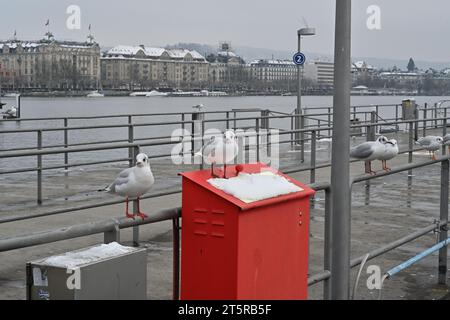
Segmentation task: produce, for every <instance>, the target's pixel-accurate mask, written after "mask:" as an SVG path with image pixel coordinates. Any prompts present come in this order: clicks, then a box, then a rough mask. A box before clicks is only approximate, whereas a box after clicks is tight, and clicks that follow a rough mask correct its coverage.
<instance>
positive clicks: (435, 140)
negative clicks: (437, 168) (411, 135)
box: [416, 136, 444, 160]
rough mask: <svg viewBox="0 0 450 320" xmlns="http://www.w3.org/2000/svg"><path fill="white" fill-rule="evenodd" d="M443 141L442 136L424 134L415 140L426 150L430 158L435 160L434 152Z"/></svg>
mask: <svg viewBox="0 0 450 320" xmlns="http://www.w3.org/2000/svg"><path fill="white" fill-rule="evenodd" d="M443 141H444V140H443V139H442V137H438V136H426V137H423V138H420V139H419V140H417V141H416V144H418V145H420V146H421V147H423V148H424V149H425V150H427V151H428V152H429V153H430V155H431V159H433V160H436V154H435V152H436V151H438V150H439V148H440V147H441V145H442V143H443Z"/></svg>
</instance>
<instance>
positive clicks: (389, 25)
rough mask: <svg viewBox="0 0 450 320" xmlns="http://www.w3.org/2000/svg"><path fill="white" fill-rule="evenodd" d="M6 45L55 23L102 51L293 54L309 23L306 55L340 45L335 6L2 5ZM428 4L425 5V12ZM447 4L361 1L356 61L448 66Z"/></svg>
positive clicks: (206, 2)
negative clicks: (74, 18)
mask: <svg viewBox="0 0 450 320" xmlns="http://www.w3.org/2000/svg"><path fill="white" fill-rule="evenodd" d="M1 1H2V3H1V10H0V38H1V39H5V38H10V37H11V36H12V34H13V32H14V29H17V33H18V37H19V38H25V39H39V38H42V36H43V34H44V33H45V32H46V27H44V23H45V21H46V20H47V18H49V19H50V21H51V31H52V32H53V33H54V34H55V36H56V37H57V38H65V39H73V40H84V39H85V37H86V35H87V32H88V31H87V29H88V25H89V23H91V24H92V28H93V33H94V35H95V36H96V39H97V41H99V42H100V43H101V45H103V46H113V45H116V44H146V45H154V46H158V45H165V44H173V43H177V42H198V43H206V44H212V45H216V44H217V43H218V42H219V41H221V40H227V41H231V42H232V43H233V45H245V46H251V47H257V48H270V49H279V50H294V49H295V48H296V29H297V28H298V27H300V26H302V25H303V19H302V17H304V18H305V19H306V21H307V22H308V24H309V25H310V26H315V27H316V28H317V32H318V35H317V36H315V37H312V38H308V39H307V40H305V42H304V44H305V50H306V51H310V52H317V53H324V54H330V53H332V52H333V43H334V6H335V0H278V1H267V0H259V1H256V0H252V1H248V0H247V1H245V0H227V1H216V0H190V1H186V0H147V1H145V0H127V1H115V0H109V1H107V0H90V1H88V0H70V1H67V0H39V1H31V0H28V1H25V0H14V1H7V0H1ZM424 3H425V4H424ZM70 4H76V5H79V6H80V7H81V13H82V30H80V31H78V30H77V31H73V30H68V29H67V28H66V27H65V21H66V19H67V17H68V15H67V14H66V12H65V11H66V8H67V6H68V5H70ZM371 4H375V5H378V6H380V7H381V23H382V25H381V27H382V30H380V31H369V30H368V29H367V28H366V20H367V17H368V15H367V14H366V9H367V7H368V6H369V5H371ZM448 13H450V2H449V1H448V0H431V1H426V2H424V1H420V0H354V1H353V55H354V56H367V57H379V58H399V59H407V58H409V57H410V56H412V57H414V58H416V59H417V60H429V61H449V60H450V41H448V40H447V35H448V34H449V33H450V32H449V31H450V24H449V23H448V17H447V16H448Z"/></svg>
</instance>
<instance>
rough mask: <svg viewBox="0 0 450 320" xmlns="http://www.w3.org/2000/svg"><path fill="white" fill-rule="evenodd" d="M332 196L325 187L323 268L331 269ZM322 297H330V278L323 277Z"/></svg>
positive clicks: (326, 298)
mask: <svg viewBox="0 0 450 320" xmlns="http://www.w3.org/2000/svg"><path fill="white" fill-rule="evenodd" d="M331 201H332V198H331V188H327V189H325V230H324V253H323V256H324V260H323V267H324V270H328V271H331V250H332V245H331V241H332V236H331V230H332V217H333V213H332V203H331ZM323 299H324V300H330V299H331V281H330V279H325V281H324V282H323Z"/></svg>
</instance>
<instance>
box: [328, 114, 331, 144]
mask: <svg viewBox="0 0 450 320" xmlns="http://www.w3.org/2000/svg"><path fill="white" fill-rule="evenodd" d="M328 128H331V108H330V107H328ZM328 136H329V137H330V136H331V129H328Z"/></svg>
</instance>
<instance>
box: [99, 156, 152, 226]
mask: <svg viewBox="0 0 450 320" xmlns="http://www.w3.org/2000/svg"><path fill="white" fill-rule="evenodd" d="M154 183H155V178H154V177H153V173H152V170H151V169H150V163H149V161H148V156H147V155H146V154H144V153H140V154H138V155H137V156H136V165H135V166H134V167H132V168H128V169H125V170H123V171H122V172H121V173H120V174H119V175H118V177H117V178H116V180H114V182H113V183H111V184H110V185H109V186H108V187H106V189H105V191H107V192H109V193H112V194H115V195H119V196H122V197H125V203H126V205H125V215H126V216H127V218H133V219H134V214H131V213H129V212H128V199H129V198H136V200H137V210H138V213H137V216H139V217H141V218H142V219H145V218H147V215H146V214H144V213H142V212H141V209H140V204H139V198H140V197H141V196H142V195H144V194H146V193H147V192H148V191H150V189H151V188H152V186H153V184H154Z"/></svg>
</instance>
